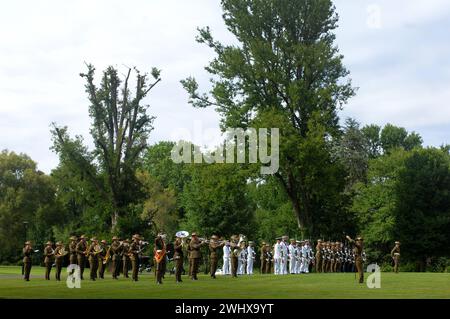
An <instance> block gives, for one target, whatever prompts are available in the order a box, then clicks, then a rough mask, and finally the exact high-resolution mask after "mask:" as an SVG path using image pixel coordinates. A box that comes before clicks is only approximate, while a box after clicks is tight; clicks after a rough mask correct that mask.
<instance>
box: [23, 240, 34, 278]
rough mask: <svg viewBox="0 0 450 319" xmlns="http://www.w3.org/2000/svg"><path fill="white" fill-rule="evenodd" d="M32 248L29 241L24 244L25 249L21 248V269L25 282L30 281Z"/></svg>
mask: <svg viewBox="0 0 450 319" xmlns="http://www.w3.org/2000/svg"><path fill="white" fill-rule="evenodd" d="M33 252H34V251H33V247H32V246H31V241H26V242H25V247H23V268H24V276H23V279H24V280H25V281H30V272H31V255H32V254H33Z"/></svg>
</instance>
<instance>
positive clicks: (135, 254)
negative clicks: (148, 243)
mask: <svg viewBox="0 0 450 319" xmlns="http://www.w3.org/2000/svg"><path fill="white" fill-rule="evenodd" d="M132 239H133V242H132V243H131V245H130V250H129V253H128V254H129V256H130V260H131V269H132V277H133V281H138V270H139V253H140V246H139V242H140V240H141V238H140V236H139V235H138V234H136V235H133V238H132Z"/></svg>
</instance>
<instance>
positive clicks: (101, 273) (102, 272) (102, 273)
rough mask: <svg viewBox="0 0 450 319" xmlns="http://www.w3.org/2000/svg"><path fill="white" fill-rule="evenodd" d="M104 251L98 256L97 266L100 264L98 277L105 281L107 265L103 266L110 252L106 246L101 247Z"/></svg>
mask: <svg viewBox="0 0 450 319" xmlns="http://www.w3.org/2000/svg"><path fill="white" fill-rule="evenodd" d="M101 246H102V251H101V252H100V253H98V255H97V264H98V277H99V278H101V279H105V268H106V264H103V261H104V260H105V257H106V252H107V251H108V247H107V246H106V245H101Z"/></svg>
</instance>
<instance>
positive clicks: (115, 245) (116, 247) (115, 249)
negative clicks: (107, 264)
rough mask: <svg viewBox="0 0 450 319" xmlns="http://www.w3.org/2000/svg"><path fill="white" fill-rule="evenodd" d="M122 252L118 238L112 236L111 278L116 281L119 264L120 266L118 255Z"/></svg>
mask: <svg viewBox="0 0 450 319" xmlns="http://www.w3.org/2000/svg"><path fill="white" fill-rule="evenodd" d="M121 251H122V243H119V238H117V237H116V236H114V237H113V238H112V243H111V255H112V269H111V272H112V277H113V279H118V278H117V276H119V269H120V267H119V264H120V253H121Z"/></svg>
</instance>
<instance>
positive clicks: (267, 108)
mask: <svg viewBox="0 0 450 319" xmlns="http://www.w3.org/2000/svg"><path fill="white" fill-rule="evenodd" d="M221 3H222V8H223V10H224V14H223V17H224V21H225V24H226V26H227V27H228V30H229V31H230V32H231V33H233V34H234V35H235V37H236V38H237V40H238V41H239V45H223V44H221V43H220V42H218V41H215V40H214V39H213V37H212V35H211V32H210V30H209V28H204V29H200V30H199V31H200V35H199V37H198V38H197V41H198V42H200V43H204V44H206V45H208V46H209V47H210V48H212V49H213V50H214V52H215V54H216V58H215V59H214V60H213V61H212V62H211V63H210V64H209V65H208V67H207V68H206V70H207V71H208V72H209V73H210V74H211V75H212V76H213V79H212V90H211V92H210V93H211V94H210V96H208V95H207V94H200V93H199V92H198V84H197V82H196V81H195V79H194V78H188V79H186V80H183V81H182V84H183V86H184V87H185V89H186V90H187V91H188V93H189V102H190V103H191V104H193V106H195V107H207V106H214V107H216V109H217V111H218V112H219V113H220V114H221V117H222V118H221V128H222V129H225V128H226V127H240V128H244V129H245V128H247V127H249V126H251V125H252V124H253V123H254V122H255V121H259V123H260V125H264V127H268V128H270V127H280V126H277V123H276V122H277V121H279V120H281V122H282V124H283V126H282V130H281V135H283V136H284V137H285V141H287V142H288V144H289V145H291V146H292V147H290V148H285V153H284V154H280V170H279V171H278V172H277V173H276V174H275V176H276V178H277V179H278V180H279V181H280V183H281V185H282V187H283V189H284V191H285V192H286V194H287V195H288V198H289V200H290V202H291V204H292V206H293V210H294V212H295V216H296V219H297V224H298V227H299V228H301V229H303V230H306V228H309V231H310V232H311V233H312V232H313V226H314V224H313V215H314V214H321V209H320V207H324V205H323V202H322V203H319V202H318V201H316V198H317V197H315V193H316V191H318V190H317V188H316V187H317V186H318V185H321V186H322V185H323V183H320V181H317V183H311V179H309V177H308V176H307V174H306V170H305V167H306V166H308V165H310V166H314V165H313V163H307V162H305V160H308V159H307V158H306V157H305V156H301V154H300V152H301V151H304V150H305V147H306V146H307V145H309V146H311V147H313V148H314V147H315V146H314V145H311V144H310V143H309V142H308V138H309V136H310V135H311V134H313V135H314V138H316V135H315V133H314V132H313V131H311V128H315V127H316V126H317V125H320V126H321V127H322V128H323V130H321V132H322V133H323V134H322V136H320V138H321V139H322V140H324V143H322V144H321V145H325V144H326V141H328V140H329V139H330V138H331V137H333V136H336V135H338V134H339V132H338V131H339V130H338V129H339V124H338V116H337V110H338V109H339V108H341V107H342V106H343V105H344V104H345V103H346V102H347V100H348V98H350V97H351V96H352V95H353V94H354V89H353V88H352V86H351V82H350V80H349V79H347V80H346V78H347V75H348V74H349V72H348V71H347V70H346V68H345V67H344V66H343V65H342V55H340V54H339V52H338V48H337V47H336V46H335V44H334V40H335V35H334V33H333V31H334V29H335V28H336V27H337V20H338V17H337V14H336V12H335V8H334V6H333V5H332V2H331V1H328V0H322V1H315V0H299V1H289V0H271V1H252V0H244V1H243V0H223V1H222V2H221ZM267 114H272V115H274V116H275V117H276V120H271V118H270V116H268V115H267ZM262 117H264V118H265V122H264V123H263V122H262V121H261V118H262ZM308 153H309V152H308ZM327 158H328V157H327ZM314 169H317V170H318V174H316V177H319V178H320V176H321V174H320V170H321V168H320V167H315V168H314ZM335 192H339V190H336V191H335ZM335 192H333V193H335Z"/></svg>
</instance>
